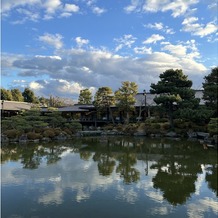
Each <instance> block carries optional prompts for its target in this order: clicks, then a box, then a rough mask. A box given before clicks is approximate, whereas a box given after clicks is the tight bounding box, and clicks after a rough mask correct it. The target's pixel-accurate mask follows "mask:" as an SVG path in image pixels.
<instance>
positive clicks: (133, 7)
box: [124, 0, 140, 13]
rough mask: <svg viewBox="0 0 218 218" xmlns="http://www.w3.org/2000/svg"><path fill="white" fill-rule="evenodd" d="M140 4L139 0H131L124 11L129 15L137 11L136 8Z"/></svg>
mask: <svg viewBox="0 0 218 218" xmlns="http://www.w3.org/2000/svg"><path fill="white" fill-rule="evenodd" d="M139 4H140V1H139V0H131V4H130V5H128V6H126V7H125V8H124V11H126V13H131V12H134V11H136V10H137V8H138V6H139Z"/></svg>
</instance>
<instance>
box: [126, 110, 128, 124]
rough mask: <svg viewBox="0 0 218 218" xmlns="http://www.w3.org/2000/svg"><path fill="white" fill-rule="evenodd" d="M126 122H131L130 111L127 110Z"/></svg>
mask: <svg viewBox="0 0 218 218" xmlns="http://www.w3.org/2000/svg"><path fill="white" fill-rule="evenodd" d="M126 124H129V111H127V112H126Z"/></svg>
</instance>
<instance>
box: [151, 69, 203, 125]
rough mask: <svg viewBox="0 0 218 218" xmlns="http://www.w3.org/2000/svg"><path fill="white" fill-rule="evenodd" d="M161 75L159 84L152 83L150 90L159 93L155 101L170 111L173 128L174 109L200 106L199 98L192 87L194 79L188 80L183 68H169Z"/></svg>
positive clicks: (169, 115)
mask: <svg viewBox="0 0 218 218" xmlns="http://www.w3.org/2000/svg"><path fill="white" fill-rule="evenodd" d="M159 77H160V81H158V83H157V84H153V83H152V84H151V90H150V92H151V93H152V94H158V96H156V97H155V98H154V101H155V102H156V104H158V105H161V106H162V107H163V108H164V109H165V111H166V112H167V113H168V117H169V121H170V125H171V128H174V124H173V112H174V110H176V109H179V110H184V109H187V108H190V109H194V108H196V107H197V106H198V104H199V100H198V99H196V98H195V93H194V90H192V89H191V86H192V81H191V80H188V77H187V76H186V75H184V74H183V72H182V70H179V69H177V70H173V69H169V70H166V71H165V72H164V73H162V74H160V76H159Z"/></svg>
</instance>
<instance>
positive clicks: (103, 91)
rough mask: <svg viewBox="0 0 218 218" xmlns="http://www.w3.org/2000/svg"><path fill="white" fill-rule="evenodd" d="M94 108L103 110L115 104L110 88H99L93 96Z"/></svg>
mask: <svg viewBox="0 0 218 218" xmlns="http://www.w3.org/2000/svg"><path fill="white" fill-rule="evenodd" d="M93 104H94V106H95V107H96V108H97V110H100V111H102V110H105V109H106V108H108V107H109V106H111V105H114V104H115V97H114V96H113V91H112V89H111V88H110V87H101V88H99V89H98V91H97V92H96V94H95V97H94V102H93Z"/></svg>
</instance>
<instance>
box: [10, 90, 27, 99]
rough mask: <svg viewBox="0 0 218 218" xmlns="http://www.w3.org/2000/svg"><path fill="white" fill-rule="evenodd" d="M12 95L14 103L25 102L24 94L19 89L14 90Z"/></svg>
mask: <svg viewBox="0 0 218 218" xmlns="http://www.w3.org/2000/svg"><path fill="white" fill-rule="evenodd" d="M11 94H12V98H13V101H23V100H24V98H23V96H22V93H21V91H20V90H19V89H12V90H11Z"/></svg>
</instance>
